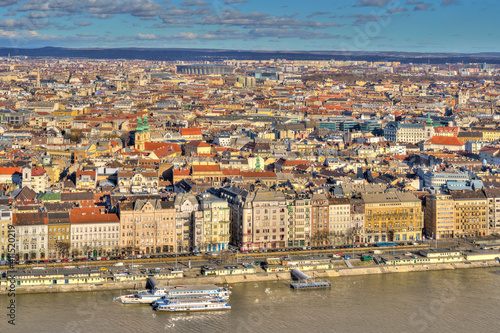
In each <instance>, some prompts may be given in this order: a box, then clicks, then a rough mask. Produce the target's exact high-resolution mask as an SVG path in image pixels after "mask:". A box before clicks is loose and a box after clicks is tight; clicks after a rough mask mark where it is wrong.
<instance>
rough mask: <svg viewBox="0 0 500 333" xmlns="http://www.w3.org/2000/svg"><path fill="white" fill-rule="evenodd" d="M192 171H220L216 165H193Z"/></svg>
mask: <svg viewBox="0 0 500 333" xmlns="http://www.w3.org/2000/svg"><path fill="white" fill-rule="evenodd" d="M193 172H220V167H219V166H218V165H193Z"/></svg>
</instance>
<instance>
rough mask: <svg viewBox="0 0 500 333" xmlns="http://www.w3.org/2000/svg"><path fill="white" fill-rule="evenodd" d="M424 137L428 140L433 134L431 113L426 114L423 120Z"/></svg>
mask: <svg viewBox="0 0 500 333" xmlns="http://www.w3.org/2000/svg"><path fill="white" fill-rule="evenodd" d="M425 134H426V135H425V139H426V140H430V139H432V137H433V136H434V122H433V121H432V119H431V113H430V112H429V113H428V114H427V120H426V121H425Z"/></svg>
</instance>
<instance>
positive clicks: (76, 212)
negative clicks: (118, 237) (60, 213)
mask: <svg viewBox="0 0 500 333" xmlns="http://www.w3.org/2000/svg"><path fill="white" fill-rule="evenodd" d="M101 209H102V207H89V208H73V209H72V210H71V211H70V214H69V217H70V221H71V223H72V224H73V223H103V222H120V219H119V218H118V216H117V215H116V214H103V213H101Z"/></svg>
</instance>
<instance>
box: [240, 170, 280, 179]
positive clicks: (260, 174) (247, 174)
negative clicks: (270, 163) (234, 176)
mask: <svg viewBox="0 0 500 333" xmlns="http://www.w3.org/2000/svg"><path fill="white" fill-rule="evenodd" d="M241 176H242V177H243V178H275V177H276V174H275V173H274V172H272V171H242V172H241Z"/></svg>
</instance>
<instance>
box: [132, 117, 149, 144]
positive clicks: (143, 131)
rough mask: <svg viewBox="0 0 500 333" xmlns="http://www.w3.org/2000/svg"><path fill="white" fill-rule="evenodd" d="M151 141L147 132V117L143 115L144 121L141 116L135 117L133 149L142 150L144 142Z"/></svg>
mask: <svg viewBox="0 0 500 333" xmlns="http://www.w3.org/2000/svg"><path fill="white" fill-rule="evenodd" d="M150 141H151V135H150V133H149V125H148V118H147V116H144V121H143V120H142V118H141V116H139V117H137V127H136V128H135V140H134V143H135V149H137V150H139V151H144V148H145V142H150Z"/></svg>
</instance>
